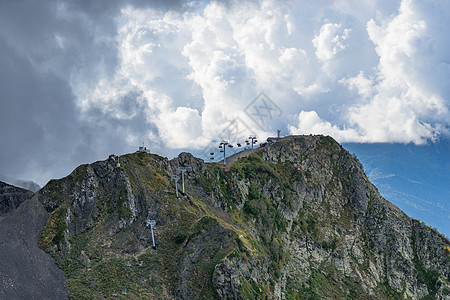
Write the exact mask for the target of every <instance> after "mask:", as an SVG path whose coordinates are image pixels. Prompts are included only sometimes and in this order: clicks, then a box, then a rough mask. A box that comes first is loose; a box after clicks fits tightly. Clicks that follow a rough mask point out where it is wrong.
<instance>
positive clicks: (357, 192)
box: [36, 136, 450, 299]
mask: <svg viewBox="0 0 450 300" xmlns="http://www.w3.org/2000/svg"><path fill="white" fill-rule="evenodd" d="M119 161H120V165H119V164H118V162H119ZM180 166H183V167H190V170H188V171H187V172H186V173H185V190H186V193H184V194H183V193H182V192H181V191H179V194H180V197H179V198H177V197H176V193H175V185H174V182H173V181H171V176H172V175H175V174H177V173H178V168H179V167H180ZM36 195H37V197H38V199H39V201H40V203H42V205H43V206H44V207H45V209H46V211H47V212H48V213H49V217H48V219H47V221H46V225H45V227H44V229H43V232H42V234H41V237H40V239H39V247H40V248H41V249H43V250H45V251H46V252H47V253H49V254H50V255H51V256H52V257H53V258H54V260H55V261H56V263H57V265H58V267H60V268H61V269H62V270H63V271H64V273H65V275H66V276H67V279H68V280H67V287H68V291H69V295H70V297H71V298H74V299H91V298H102V297H105V298H110V297H112V296H114V297H119V298H120V297H122V298H123V297H126V298H130V299H142V298H149V299H150V298H164V299H198V298H204V299H211V298H218V299H254V298H258V299H259V298H261V299H348V298H351V299H356V298H361V297H363V298H366V299H390V298H392V297H393V298H400V297H403V298H409V299H448V298H449V297H450V296H449V295H450V285H449V280H450V278H449V276H450V254H449V251H450V246H449V242H448V240H447V239H446V238H445V237H444V236H442V235H440V234H439V233H437V232H436V231H434V230H433V229H431V228H429V227H427V226H426V225H424V224H421V223H420V222H419V221H417V220H413V219H411V218H409V217H408V216H407V215H406V214H404V213H403V212H402V211H401V210H400V209H399V208H397V207H396V206H394V205H393V204H391V203H390V202H388V201H386V200H385V199H383V198H382V197H381V196H380V195H379V193H378V190H377V189H376V187H375V186H373V185H372V184H371V183H370V181H369V180H368V179H367V177H366V175H365V174H364V170H363V168H362V165H361V164H360V163H359V161H358V160H357V158H356V157H354V156H352V155H351V154H350V153H349V152H348V151H346V150H345V149H343V148H342V146H341V145H339V144H338V143H336V142H335V141H334V140H333V139H332V138H330V137H324V136H291V137H287V138H285V139H283V140H281V141H278V142H276V143H274V144H272V145H270V146H269V147H267V148H263V149H259V150H257V151H255V153H253V154H250V155H249V156H247V157H241V158H240V159H238V160H237V161H235V162H234V163H233V164H231V165H229V166H227V167H224V166H222V165H220V164H217V163H211V164H205V163H204V162H203V160H201V159H197V158H195V157H193V156H192V155H191V154H189V153H181V154H180V155H179V156H178V157H176V158H174V159H172V160H168V159H167V158H163V157H161V156H158V155H156V154H149V153H146V152H136V153H132V154H127V155H123V156H120V160H118V159H117V157H116V156H114V155H112V156H110V158H109V159H107V160H105V161H99V162H95V163H93V164H86V165H81V166H80V167H78V168H77V169H75V170H74V172H72V173H71V174H70V175H69V176H67V177H65V178H63V179H60V180H51V181H50V182H49V183H48V184H47V185H46V186H45V187H44V188H42V189H41V190H40V191H39V192H38V193H37V194H36ZM149 219H152V220H155V221H156V228H155V230H154V231H155V232H154V236H155V239H156V249H153V248H152V237H151V232H150V230H149V228H148V227H146V221H147V220H149Z"/></svg>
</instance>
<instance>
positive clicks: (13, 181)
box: [0, 173, 41, 192]
mask: <svg viewBox="0 0 450 300" xmlns="http://www.w3.org/2000/svg"><path fill="white" fill-rule="evenodd" d="M0 181H3V182H5V183H7V184H10V185H14V186H16V187H20V188H22V189H25V190H29V191H32V192H37V191H39V190H40V189H41V187H40V186H39V185H38V184H37V183H36V182H34V181H29V180H23V179H17V178H13V177H9V176H5V175H3V174H1V173H0Z"/></svg>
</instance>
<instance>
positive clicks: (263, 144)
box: [259, 143, 269, 148]
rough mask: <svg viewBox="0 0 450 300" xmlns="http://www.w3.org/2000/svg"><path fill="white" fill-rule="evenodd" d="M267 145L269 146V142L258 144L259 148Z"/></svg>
mask: <svg viewBox="0 0 450 300" xmlns="http://www.w3.org/2000/svg"><path fill="white" fill-rule="evenodd" d="M267 146H269V143H261V144H259V148H265V147H267Z"/></svg>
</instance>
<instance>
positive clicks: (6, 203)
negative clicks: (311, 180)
mask: <svg viewBox="0 0 450 300" xmlns="http://www.w3.org/2000/svg"><path fill="white" fill-rule="evenodd" d="M32 195H33V193H32V192H30V191H27V190H24V189H21V188H18V187H15V186H12V185H9V184H7V183H4V182H1V181H0V217H2V216H5V215H6V214H7V213H9V212H10V211H11V210H14V209H15V208H17V207H18V206H19V205H20V204H21V203H22V202H23V201H25V200H26V199H28V198H31V196H32Z"/></svg>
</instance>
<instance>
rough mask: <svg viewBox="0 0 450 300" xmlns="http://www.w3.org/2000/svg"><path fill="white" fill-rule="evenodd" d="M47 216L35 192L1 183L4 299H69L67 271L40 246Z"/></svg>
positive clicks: (1, 284) (0, 279)
mask: <svg viewBox="0 0 450 300" xmlns="http://www.w3.org/2000/svg"><path fill="white" fill-rule="evenodd" d="M17 207H18V208H17ZM47 218H48V213H47V212H46V211H45V209H44V207H43V205H42V203H40V202H39V201H38V198H37V196H34V197H33V193H32V192H30V191H27V190H23V189H20V188H17V187H13V186H10V185H7V184H5V183H3V182H0V229H1V230H0V299H67V298H68V294H67V289H66V288H65V286H64V283H65V281H66V278H65V276H64V273H63V272H62V271H61V270H60V269H58V267H57V266H56V265H55V262H54V261H53V260H52V258H51V257H50V256H49V255H48V254H46V253H44V252H43V251H42V250H41V249H39V248H38V245H37V242H38V240H39V236H40V235H41V232H42V228H43V227H44V226H45V223H46V220H47Z"/></svg>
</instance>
